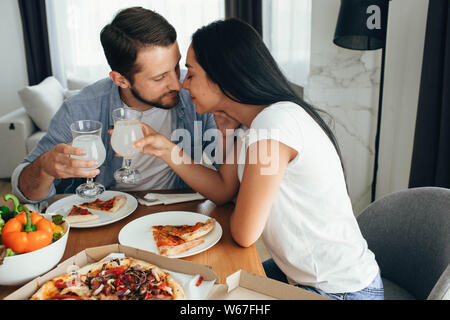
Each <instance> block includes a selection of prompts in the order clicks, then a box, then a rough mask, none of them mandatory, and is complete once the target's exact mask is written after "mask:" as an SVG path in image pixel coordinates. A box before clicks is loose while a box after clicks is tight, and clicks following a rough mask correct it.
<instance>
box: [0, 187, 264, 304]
mask: <svg viewBox="0 0 450 320" xmlns="http://www.w3.org/2000/svg"><path fill="white" fill-rule="evenodd" d="M161 193H168V192H161ZM177 193H179V191H177ZM140 194H141V195H144V194H145V193H140ZM62 197H63V196H62V195H58V196H56V197H55V199H53V201H56V200H57V199H60V198H62ZM233 209H234V204H233V203H230V204H226V205H224V206H220V207H217V206H216V205H215V204H214V203H213V202H211V201H209V200H202V201H191V202H185V203H179V204H173V205H166V206H165V205H156V206H150V207H147V206H142V205H139V206H138V208H137V209H136V211H135V212H133V213H132V214H131V215H129V216H128V217H126V218H125V219H122V220H120V221H118V222H115V223H113V224H110V225H107V226H103V227H98V228H89V229H75V228H72V229H71V230H70V233H69V239H68V241H67V246H66V251H65V252H64V256H63V258H62V260H61V261H64V260H66V259H68V258H70V257H72V256H73V255H75V254H77V253H78V252H80V251H83V250H84V249H86V248H91V247H98V246H103V245H107V244H114V243H119V239H118V235H119V232H120V230H121V229H122V228H123V227H124V226H125V225H126V224H128V223H129V222H131V221H133V220H134V219H137V218H140V217H142V216H145V215H148V214H152V213H157V212H161V211H191V212H197V213H201V214H204V215H207V216H210V217H212V218H214V219H216V220H217V221H218V222H219V223H220V225H221V226H222V229H223V235H222V238H221V239H220V241H219V242H218V243H217V244H216V245H215V246H213V247H212V248H210V249H208V250H206V251H204V252H201V253H199V254H197V255H194V256H190V257H185V258H183V259H185V260H189V261H192V262H196V263H200V264H205V265H209V266H211V267H212V268H213V270H214V272H215V273H216V274H217V275H218V277H219V282H220V283H225V279H226V277H227V276H229V275H230V274H232V273H234V272H236V271H237V270H239V269H242V270H246V271H249V272H252V273H255V274H257V275H262V276H265V273H264V269H263V267H262V264H261V260H260V259H259V255H258V252H257V251H256V248H255V246H254V245H252V246H251V247H248V248H242V247H240V246H239V245H237V244H236V243H235V242H234V241H233V239H232V237H231V234H230V224H229V221H230V219H229V217H230V215H231V213H232V211H233ZM19 287H20V286H14V287H11V286H10V287H8V286H0V299H3V298H4V297H6V296H7V295H9V294H10V293H12V292H14V291H15V290H17V289H18V288H19Z"/></svg>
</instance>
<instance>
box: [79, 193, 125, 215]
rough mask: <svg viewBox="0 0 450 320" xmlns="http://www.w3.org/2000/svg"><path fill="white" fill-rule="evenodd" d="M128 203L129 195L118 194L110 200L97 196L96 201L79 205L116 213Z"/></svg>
mask: <svg viewBox="0 0 450 320" xmlns="http://www.w3.org/2000/svg"><path fill="white" fill-rule="evenodd" d="M126 203H127V197H126V196H124V195H118V196H114V197H113V198H112V199H109V200H100V199H98V198H97V199H96V200H95V201H92V202H85V203H82V204H80V205H79V206H80V207H84V208H88V209H92V210H98V211H104V212H110V213H115V212H117V211H119V210H120V209H121V208H122V207H123V206H124V205H125V204H126Z"/></svg>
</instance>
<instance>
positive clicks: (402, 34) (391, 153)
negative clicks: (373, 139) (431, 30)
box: [377, 0, 428, 198]
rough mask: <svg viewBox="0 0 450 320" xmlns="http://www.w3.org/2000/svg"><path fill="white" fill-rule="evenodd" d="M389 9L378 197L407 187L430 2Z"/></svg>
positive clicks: (405, 2)
mask: <svg viewBox="0 0 450 320" xmlns="http://www.w3.org/2000/svg"><path fill="white" fill-rule="evenodd" d="M389 10H390V11H389V22H388V34H387V43H386V68H385V70H386V71H385V77H384V94H383V114H382V121H381V135H380V158H379V172H378V181H377V198H380V197H381V196H384V195H386V194H389V193H392V192H395V191H399V190H403V189H407V188H408V183H409V173H410V170H411V158H412V150H413V143H414V130H415V124H416V114H417V104H418V97H419V88H420V78H421V73H422V59H423V49H424V40H425V31H426V21H427V12H428V0H392V1H390V7H389Z"/></svg>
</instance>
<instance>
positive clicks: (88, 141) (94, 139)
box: [70, 120, 106, 199]
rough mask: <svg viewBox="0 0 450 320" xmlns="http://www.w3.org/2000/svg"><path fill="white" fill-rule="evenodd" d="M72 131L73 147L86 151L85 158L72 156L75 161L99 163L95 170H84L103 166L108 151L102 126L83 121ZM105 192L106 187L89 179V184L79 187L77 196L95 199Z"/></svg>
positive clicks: (96, 122) (76, 123) (73, 124)
mask: <svg viewBox="0 0 450 320" xmlns="http://www.w3.org/2000/svg"><path fill="white" fill-rule="evenodd" d="M70 130H71V131H72V136H73V142H72V146H73V147H75V148H80V149H83V150H85V151H86V155H84V156H71V157H72V158H74V159H80V160H87V161H97V163H98V166H96V167H95V168H85V169H84V170H94V169H97V168H98V167H100V166H101V165H102V163H103V162H104V161H105V158H106V150H105V146H104V145H103V142H102V138H101V133H102V124H101V123H100V122H98V121H92V120H81V121H76V122H74V123H72V125H71V126H70ZM104 191H105V187H104V186H103V185H102V184H100V183H97V182H94V179H93V178H87V182H86V183H84V184H82V185H80V186H78V188H77V189H76V193H77V195H79V196H80V197H82V198H86V199H90V198H95V197H96V196H98V195H99V194H101V193H103V192H104Z"/></svg>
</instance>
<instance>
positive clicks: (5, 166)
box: [0, 77, 89, 179]
mask: <svg viewBox="0 0 450 320" xmlns="http://www.w3.org/2000/svg"><path fill="white" fill-rule="evenodd" d="M88 84H89V83H88V82H85V81H81V80H75V79H72V80H68V88H67V89H65V88H64V87H63V86H62V85H61V84H60V82H59V81H58V80H57V79H56V78H55V77H48V78H46V79H45V80H44V81H42V82H41V83H40V84H38V85H35V86H28V87H25V88H23V89H22V90H20V91H19V92H18V94H19V97H20V100H21V102H22V107H20V108H18V109H16V110H14V111H12V112H9V113H7V114H6V115H4V116H2V117H0V148H1V149H0V150H3V152H4V153H6V154H4V155H3V156H2V161H1V163H2V165H1V166H0V179H8V178H11V175H12V173H13V171H14V169H15V168H16V167H17V165H18V164H19V163H20V162H22V160H23V159H24V158H25V157H26V156H27V154H28V153H30V152H31V151H32V150H33V149H34V148H35V147H36V146H37V144H38V142H39V140H40V139H41V138H42V137H43V136H44V135H45V133H46V131H47V129H48V126H49V125H50V121H51V119H52V118H53V116H54V115H55V113H56V112H57V111H58V109H59V108H60V107H61V105H62V103H63V102H64V100H65V99H67V98H68V97H70V96H72V95H74V94H77V93H78V92H79V91H80V90H81V89H82V88H83V87H85V86H86V85H88Z"/></svg>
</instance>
